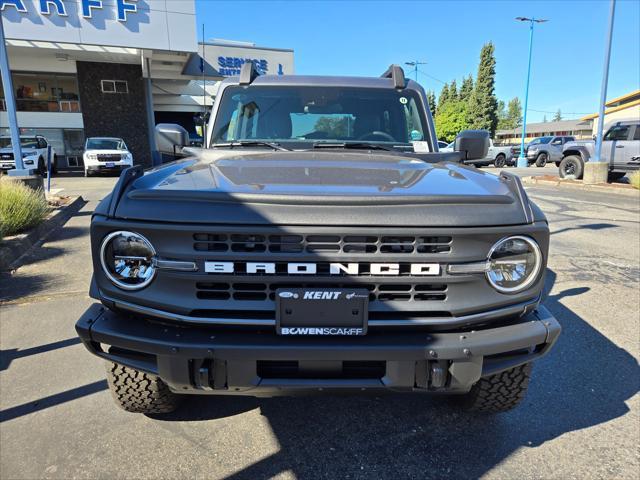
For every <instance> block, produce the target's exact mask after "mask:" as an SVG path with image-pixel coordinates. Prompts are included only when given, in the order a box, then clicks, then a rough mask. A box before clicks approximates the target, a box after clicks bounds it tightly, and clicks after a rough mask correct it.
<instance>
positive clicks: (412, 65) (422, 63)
mask: <svg viewBox="0 0 640 480" xmlns="http://www.w3.org/2000/svg"><path fill="white" fill-rule="evenodd" d="M404 64H405V65H409V66H410V67H413V73H414V75H415V78H416V82H417V81H418V67H419V66H420V65H426V64H427V62H419V61H418V60H416V61H414V62H404Z"/></svg>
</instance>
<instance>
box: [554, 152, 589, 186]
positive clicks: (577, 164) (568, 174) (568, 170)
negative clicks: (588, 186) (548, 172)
mask: <svg viewBox="0 0 640 480" xmlns="http://www.w3.org/2000/svg"><path fill="white" fill-rule="evenodd" d="M583 172H584V164H583V163H582V158H580V157H579V156H578V155H567V156H566V157H564V158H563V159H562V161H561V162H560V166H559V167H558V173H559V175H560V178H576V179H578V180H579V179H581V178H582V173H583Z"/></svg>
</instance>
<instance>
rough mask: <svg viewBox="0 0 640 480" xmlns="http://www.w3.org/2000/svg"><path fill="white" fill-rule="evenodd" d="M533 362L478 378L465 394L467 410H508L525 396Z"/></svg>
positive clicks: (464, 401)
mask: <svg viewBox="0 0 640 480" xmlns="http://www.w3.org/2000/svg"><path fill="white" fill-rule="evenodd" d="M531 368H532V365H531V363H525V364H524V365H520V366H519V367H514V368H512V369H509V370H505V371H504V372H500V373H496V374H495V375H491V376H489V377H484V378H481V379H480V380H478V383H476V384H475V385H474V386H473V387H471V391H470V392H469V393H467V394H466V395H465V396H464V399H463V407H464V408H465V410H470V411H475V412H486V413H499V412H506V411H507V410H511V409H512V408H514V407H515V406H517V405H518V404H519V403H520V402H521V401H522V400H523V399H524V397H525V394H526V393H527V388H528V387H529V378H531Z"/></svg>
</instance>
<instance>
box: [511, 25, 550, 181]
mask: <svg viewBox="0 0 640 480" xmlns="http://www.w3.org/2000/svg"><path fill="white" fill-rule="evenodd" d="M516 20H518V21H520V22H529V66H528V67H527V86H526V87H525V92H524V118H523V119H522V144H521V145H520V156H519V157H518V163H517V166H518V167H520V168H522V167H524V168H526V167H528V166H529V162H527V158H526V157H525V156H524V139H525V137H526V135H527V106H528V104H529V78H530V77H531V51H532V49H533V25H534V24H535V23H543V22H548V20H543V19H540V18H527V17H516Z"/></svg>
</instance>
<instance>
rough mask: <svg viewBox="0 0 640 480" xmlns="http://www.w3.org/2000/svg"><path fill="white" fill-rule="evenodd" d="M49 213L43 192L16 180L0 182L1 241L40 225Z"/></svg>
mask: <svg viewBox="0 0 640 480" xmlns="http://www.w3.org/2000/svg"><path fill="white" fill-rule="evenodd" d="M48 212H49V205H48V204H47V201H46V199H45V198H44V195H42V192H36V191H34V190H32V189H30V188H29V187H27V186H26V185H24V184H22V183H20V182H17V181H14V180H8V179H6V178H5V179H3V180H2V181H0V239H2V237H3V236H6V235H15V234H16V233H20V232H23V231H25V230H27V229H29V228H31V227H33V226H35V225H37V224H39V223H40V222H41V221H42V220H43V219H44V218H45V217H46V216H47V213H48Z"/></svg>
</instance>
